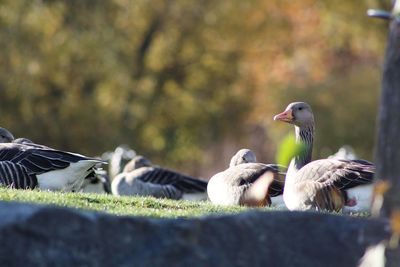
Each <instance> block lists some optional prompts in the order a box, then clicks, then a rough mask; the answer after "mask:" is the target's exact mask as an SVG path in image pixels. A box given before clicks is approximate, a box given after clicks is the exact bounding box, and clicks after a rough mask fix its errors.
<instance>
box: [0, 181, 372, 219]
mask: <svg viewBox="0 0 400 267" xmlns="http://www.w3.org/2000/svg"><path fill="white" fill-rule="evenodd" d="M0 201H17V202H27V203H35V204H46V205H55V206H61V207H69V208H76V209H81V210H92V211H101V212H106V213H110V214H114V215H118V216H121V215H131V216H148V217H155V218H181V217H183V218H188V217H199V216H203V215H211V214H214V215H216V214H235V213H239V212H244V211H249V210H260V211H278V210H282V209H278V208H274V207H266V208H248V207H243V206H217V205H214V204H212V203H210V202H208V201H200V202H194V201H186V200H171V199H157V198H153V197H136V196H129V197H128V196H123V197H118V196H113V195H105V194H88V193H61V192H49V191H40V190H16V189H8V188H4V187H0ZM324 213H328V212H324ZM331 214H336V215H342V214H341V213H331ZM350 215H351V216H356V217H368V216H369V213H367V212H359V213H352V214H350Z"/></svg>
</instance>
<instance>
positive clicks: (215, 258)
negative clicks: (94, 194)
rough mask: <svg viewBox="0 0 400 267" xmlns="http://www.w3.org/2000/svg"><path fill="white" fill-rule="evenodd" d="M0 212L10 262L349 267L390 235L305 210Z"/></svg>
mask: <svg viewBox="0 0 400 267" xmlns="http://www.w3.org/2000/svg"><path fill="white" fill-rule="evenodd" d="M0 216H1V218H2V219H1V221H0V243H1V244H2V248H1V250H0V266H10V267H11V266H190V267H195V266H308V267H312V266H341V267H345V266H352V267H353V266H357V263H358V261H359V259H360V258H361V257H362V255H363V254H364V252H365V249H366V247H368V246H370V245H374V244H377V243H379V242H380V241H381V240H382V239H384V238H387V236H388V233H387V231H388V230H387V227H386V225H385V223H384V222H382V221H379V220H371V219H365V218H354V217H347V216H336V215H329V214H319V213H308V212H302V213H301V212H287V211H281V212H255V211H252V212H245V213H241V214H237V215H221V216H215V215H214V216H206V217H202V218H193V219H151V218H144V217H127V216H125V217H117V216H112V215H108V214H102V213H95V212H83V211H79V210H74V209H67V208H59V207H53V206H41V205H32V204H22V203H13V202H11V203H10V202H7V203H6V202H0ZM385 228H386V230H385Z"/></svg>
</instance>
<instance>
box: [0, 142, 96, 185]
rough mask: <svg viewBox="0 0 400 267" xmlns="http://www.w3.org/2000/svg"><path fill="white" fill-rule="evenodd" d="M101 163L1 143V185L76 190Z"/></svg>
mask: <svg viewBox="0 0 400 267" xmlns="http://www.w3.org/2000/svg"><path fill="white" fill-rule="evenodd" d="M101 162H102V161H100V160H97V159H94V158H88V157H85V156H82V155H79V154H75V153H70V152H64V151H60V150H55V149H51V148H47V147H45V146H41V145H36V144H18V143H2V144H0V182H1V183H3V184H4V185H6V186H10V187H13V188H17V189H28V188H30V189H32V188H35V187H36V186H38V187H39V188H40V189H43V190H62V191H78V190H79V189H80V188H81V186H82V183H83V180H84V179H85V178H86V177H87V176H89V175H92V174H93V172H94V166H95V165H96V164H97V163H101Z"/></svg>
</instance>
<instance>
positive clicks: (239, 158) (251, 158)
mask: <svg viewBox="0 0 400 267" xmlns="http://www.w3.org/2000/svg"><path fill="white" fill-rule="evenodd" d="M249 162H257V159H256V155H255V154H254V153H253V151H251V150H250V149H247V148H243V149H240V150H239V151H238V152H236V154H235V155H234V156H233V157H232V159H231V162H230V163H229V167H233V166H236V165H239V164H242V163H249Z"/></svg>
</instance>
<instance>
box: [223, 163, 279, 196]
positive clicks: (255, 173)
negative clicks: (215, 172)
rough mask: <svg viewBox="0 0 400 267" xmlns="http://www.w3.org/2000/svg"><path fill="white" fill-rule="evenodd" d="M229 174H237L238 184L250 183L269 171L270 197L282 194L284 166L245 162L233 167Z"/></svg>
mask: <svg viewBox="0 0 400 267" xmlns="http://www.w3.org/2000/svg"><path fill="white" fill-rule="evenodd" d="M232 170H233V171H232V174H231V175H237V176H239V185H240V186H242V185H250V184H252V183H254V182H255V181H257V179H259V178H260V177H261V176H262V175H263V174H265V173H266V172H268V171H270V172H271V173H272V174H273V181H272V182H271V184H270V185H269V190H268V193H269V195H270V196H271V197H275V196H279V195H281V194H283V188H284V184H285V183H284V179H285V172H284V167H282V166H280V165H277V164H263V163H245V164H240V165H237V166H236V167H233V169H232Z"/></svg>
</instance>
